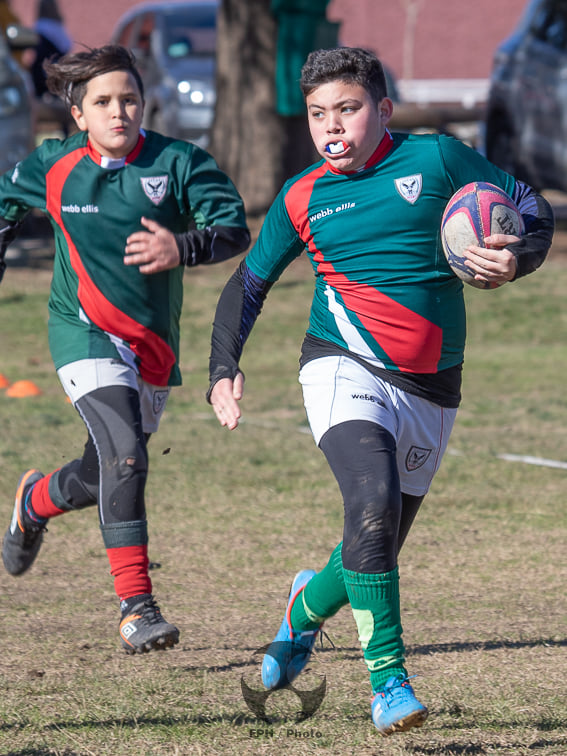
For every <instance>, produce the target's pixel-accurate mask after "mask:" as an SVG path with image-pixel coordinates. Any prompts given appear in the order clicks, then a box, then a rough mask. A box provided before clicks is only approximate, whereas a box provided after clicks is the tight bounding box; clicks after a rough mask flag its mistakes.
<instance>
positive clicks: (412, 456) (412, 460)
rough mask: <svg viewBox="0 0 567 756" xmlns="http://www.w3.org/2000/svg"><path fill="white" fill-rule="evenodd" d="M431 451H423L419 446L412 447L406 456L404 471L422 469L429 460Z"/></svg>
mask: <svg viewBox="0 0 567 756" xmlns="http://www.w3.org/2000/svg"><path fill="white" fill-rule="evenodd" d="M431 451H432V450H431V449H423V448H422V447H421V446H412V447H411V449H410V450H409V452H408V453H407V456H406V470H407V471H408V472H412V471H413V470H418V469H419V468H420V467H423V465H424V464H425V463H426V462H427V460H428V459H429V457H430V455H431Z"/></svg>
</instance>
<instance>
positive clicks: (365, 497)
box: [319, 420, 424, 573]
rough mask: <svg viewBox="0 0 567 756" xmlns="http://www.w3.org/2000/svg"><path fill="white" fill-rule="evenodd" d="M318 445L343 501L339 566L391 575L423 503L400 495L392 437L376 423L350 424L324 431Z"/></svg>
mask: <svg viewBox="0 0 567 756" xmlns="http://www.w3.org/2000/svg"><path fill="white" fill-rule="evenodd" d="M319 446H320V448H321V450H322V451H323V453H324V454H325V456H326V458H327V461H328V463H329V465H330V467H331V470H332V471H333V473H334V475H335V477H336V479H337V482H338V484H339V487H340V489H341V494H342V496H343V502H344V533H343V547H342V560H343V567H344V568H345V569H347V570H351V571H353V572H362V573H384V572H390V571H391V570H393V569H394V568H395V567H396V565H397V563H398V553H399V550H400V549H401V547H402V545H403V543H404V541H405V539H406V536H407V534H408V532H409V530H410V528H411V525H412V523H413V521H414V518H415V516H416V514H417V512H418V509H419V507H420V504H421V502H422V501H423V498H424V497H423V496H412V495H410V494H403V493H402V492H401V491H400V477H399V474H398V467H397V463H396V442H395V440H394V437H393V436H392V435H391V433H389V432H388V431H387V430H386V429H385V428H382V426H380V425H377V424H376V423H372V422H369V421H367V420H351V421H349V422H346V423H340V424H339V425H335V426H333V427H332V428H329V430H328V431H327V432H326V433H325V435H324V436H323V438H322V439H321V441H320V443H319Z"/></svg>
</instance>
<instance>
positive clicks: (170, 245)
mask: <svg viewBox="0 0 567 756" xmlns="http://www.w3.org/2000/svg"><path fill="white" fill-rule="evenodd" d="M142 226H144V227H145V228H147V229H148V230H147V231H136V232H135V233H133V234H130V236H129V237H128V238H127V239H126V248H125V250H124V252H125V257H124V265H138V266H139V268H140V273H146V274H148V273H161V271H163V270H170V269H171V268H176V267H177V266H178V265H179V249H178V247H177V242H176V241H175V236H174V235H173V234H172V233H171V231H169V230H168V229H167V228H164V226H160V224H159V223H156V221H153V220H150V218H142Z"/></svg>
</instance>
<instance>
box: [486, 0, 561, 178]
mask: <svg viewBox="0 0 567 756" xmlns="http://www.w3.org/2000/svg"><path fill="white" fill-rule="evenodd" d="M485 127H486V137H485V138H486V155H487V157H488V159H489V160H491V161H492V162H493V163H496V165H499V166H500V167H502V168H504V169H505V170H507V171H509V172H510V173H513V174H514V175H515V176H517V177H518V178H519V179H523V180H524V181H527V182H528V183H530V184H531V185H532V186H534V187H535V188H537V189H544V188H547V189H558V190H561V191H567V0H531V1H530V2H529V3H528V5H527V7H526V9H525V12H524V14H523V16H522V18H521V20H520V22H519V24H518V26H517V28H516V29H515V31H514V32H513V33H512V35H511V36H510V37H508V39H506V40H505V41H504V42H503V43H502V44H501V45H500V46H499V47H498V49H497V50H496V53H495V56H494V65H493V71H492V76H491V81H490V88H489V94H488V99H487V107H486V123H485Z"/></svg>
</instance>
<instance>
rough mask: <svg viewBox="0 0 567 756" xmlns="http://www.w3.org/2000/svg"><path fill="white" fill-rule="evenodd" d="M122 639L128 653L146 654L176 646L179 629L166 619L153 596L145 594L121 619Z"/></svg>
mask: <svg viewBox="0 0 567 756" xmlns="http://www.w3.org/2000/svg"><path fill="white" fill-rule="evenodd" d="M120 639H121V641H122V645H123V647H124V648H125V650H126V653H128V654H145V653H148V651H152V650H155V651H161V650H164V649H166V648H171V647H172V646H175V644H176V643H178V642H179V630H178V629H177V628H176V627H175V625H170V624H169V622H166V621H165V620H164V618H163V617H162V614H161V612H160V610H159V606H158V605H157V603H156V601H155V599H154V598H153V596H151V595H150V594H145V595H144V596H140V603H138V604H134V606H133V607H132V608H131V609H130V610H129V611H127V612H126V613H125V614H124V616H123V617H122V619H121V620H120Z"/></svg>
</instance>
